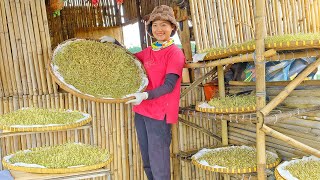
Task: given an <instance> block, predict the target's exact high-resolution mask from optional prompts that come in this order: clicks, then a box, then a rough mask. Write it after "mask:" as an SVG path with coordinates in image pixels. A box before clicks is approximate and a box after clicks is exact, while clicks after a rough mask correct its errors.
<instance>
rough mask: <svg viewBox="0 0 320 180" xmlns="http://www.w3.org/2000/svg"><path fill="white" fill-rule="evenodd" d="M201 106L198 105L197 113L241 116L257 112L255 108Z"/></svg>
mask: <svg viewBox="0 0 320 180" xmlns="http://www.w3.org/2000/svg"><path fill="white" fill-rule="evenodd" d="M199 104H200V103H199ZM199 104H197V105H196V110H197V111H200V112H207V113H214V114H239V113H251V112H256V107H255V106H248V107H236V108H204V107H199Z"/></svg>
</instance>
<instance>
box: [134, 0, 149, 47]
mask: <svg viewBox="0 0 320 180" xmlns="http://www.w3.org/2000/svg"><path fill="white" fill-rule="evenodd" d="M136 8H137V15H138V24H139V32H140V45H141V48H142V49H145V48H146V47H147V44H146V31H145V26H144V23H142V18H141V12H140V1H136Z"/></svg>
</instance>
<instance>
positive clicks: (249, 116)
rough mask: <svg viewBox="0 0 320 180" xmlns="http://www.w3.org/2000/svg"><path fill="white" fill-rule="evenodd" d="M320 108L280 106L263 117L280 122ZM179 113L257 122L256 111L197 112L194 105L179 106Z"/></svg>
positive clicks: (241, 121) (268, 122)
mask: <svg viewBox="0 0 320 180" xmlns="http://www.w3.org/2000/svg"><path fill="white" fill-rule="evenodd" d="M315 110H320V106H314V107H311V108H301V109H300V108H289V107H284V106H280V107H278V108H276V109H274V110H272V111H271V112H270V114H269V115H268V116H266V117H265V123H266V124H274V123H277V122H280V121H281V120H283V119H286V118H289V117H293V116H296V115H299V114H301V113H305V112H309V111H315ZM179 114H181V115H187V116H193V117H199V118H200V119H202V118H206V119H210V120H226V121H229V122H237V123H250V124H253V123H257V122H258V121H257V116H256V113H255V112H254V113H244V114H213V113H207V112H199V111H196V110H195V107H184V108H180V110H179Z"/></svg>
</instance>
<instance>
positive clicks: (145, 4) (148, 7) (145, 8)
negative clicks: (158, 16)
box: [141, 0, 174, 17]
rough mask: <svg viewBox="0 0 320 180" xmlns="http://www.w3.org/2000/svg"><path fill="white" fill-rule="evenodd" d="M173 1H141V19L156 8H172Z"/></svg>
mask: <svg viewBox="0 0 320 180" xmlns="http://www.w3.org/2000/svg"><path fill="white" fill-rule="evenodd" d="M173 4H174V0H151V1H141V17H144V16H145V15H148V14H150V13H151V12H152V10H153V9H154V8H155V7H156V6H160V5H167V6H171V7H172V6H173Z"/></svg>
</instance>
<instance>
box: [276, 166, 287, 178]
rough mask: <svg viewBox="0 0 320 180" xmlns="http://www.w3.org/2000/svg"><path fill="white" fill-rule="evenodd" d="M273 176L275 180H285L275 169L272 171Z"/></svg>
mask: <svg viewBox="0 0 320 180" xmlns="http://www.w3.org/2000/svg"><path fill="white" fill-rule="evenodd" d="M274 176H275V177H276V180H286V179H284V178H283V177H282V176H281V175H280V174H279V172H278V170H277V168H276V169H275V170H274Z"/></svg>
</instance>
